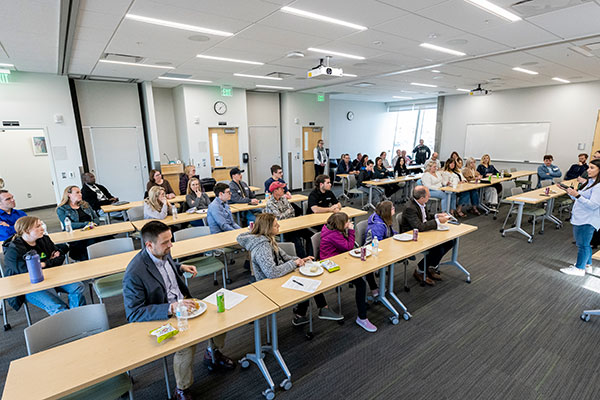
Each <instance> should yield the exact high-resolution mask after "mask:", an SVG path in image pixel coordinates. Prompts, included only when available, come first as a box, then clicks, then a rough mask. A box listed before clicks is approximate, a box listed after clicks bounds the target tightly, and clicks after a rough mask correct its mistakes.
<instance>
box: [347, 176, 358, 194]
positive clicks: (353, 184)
mask: <svg viewBox="0 0 600 400" xmlns="http://www.w3.org/2000/svg"><path fill="white" fill-rule="evenodd" d="M356 185H357V183H356V175H353V174H350V175H348V190H350V189H356Z"/></svg>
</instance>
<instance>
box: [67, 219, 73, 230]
mask: <svg viewBox="0 0 600 400" xmlns="http://www.w3.org/2000/svg"><path fill="white" fill-rule="evenodd" d="M65 232H69V233H71V232H73V225H72V224H71V218H69V217H67V218H65Z"/></svg>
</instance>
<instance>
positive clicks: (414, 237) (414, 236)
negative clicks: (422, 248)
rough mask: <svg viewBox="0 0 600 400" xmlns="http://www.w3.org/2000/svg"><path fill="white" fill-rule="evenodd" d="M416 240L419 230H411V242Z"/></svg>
mask: <svg viewBox="0 0 600 400" xmlns="http://www.w3.org/2000/svg"><path fill="white" fill-rule="evenodd" d="M418 238H419V230H418V229H413V241H415V242H416V241H417V239H418Z"/></svg>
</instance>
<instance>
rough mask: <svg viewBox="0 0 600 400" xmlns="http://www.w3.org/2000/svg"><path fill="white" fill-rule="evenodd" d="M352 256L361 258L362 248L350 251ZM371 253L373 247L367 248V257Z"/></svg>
mask: <svg viewBox="0 0 600 400" xmlns="http://www.w3.org/2000/svg"><path fill="white" fill-rule="evenodd" d="M350 255H351V256H352V257H356V258H360V249H354V250H351V251H350ZM370 255H371V249H367V257H369V256H370Z"/></svg>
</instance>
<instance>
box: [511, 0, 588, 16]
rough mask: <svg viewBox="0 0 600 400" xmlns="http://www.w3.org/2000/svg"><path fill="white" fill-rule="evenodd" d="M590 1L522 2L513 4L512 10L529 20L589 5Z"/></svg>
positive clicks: (549, 0) (538, 0) (554, 0)
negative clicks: (581, 5) (564, 9)
mask: <svg viewBox="0 0 600 400" xmlns="http://www.w3.org/2000/svg"><path fill="white" fill-rule="evenodd" d="M590 1H591V0H560V1H557V0H521V1H517V2H515V3H513V4H512V5H511V6H510V8H511V9H512V10H513V11H516V12H517V13H518V14H519V15H520V16H521V17H523V18H528V17H533V16H535V15H542V14H546V13H549V12H553V11H557V10H561V9H563V8H568V7H573V6H577V5H580V4H584V3H589V2H590Z"/></svg>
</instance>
